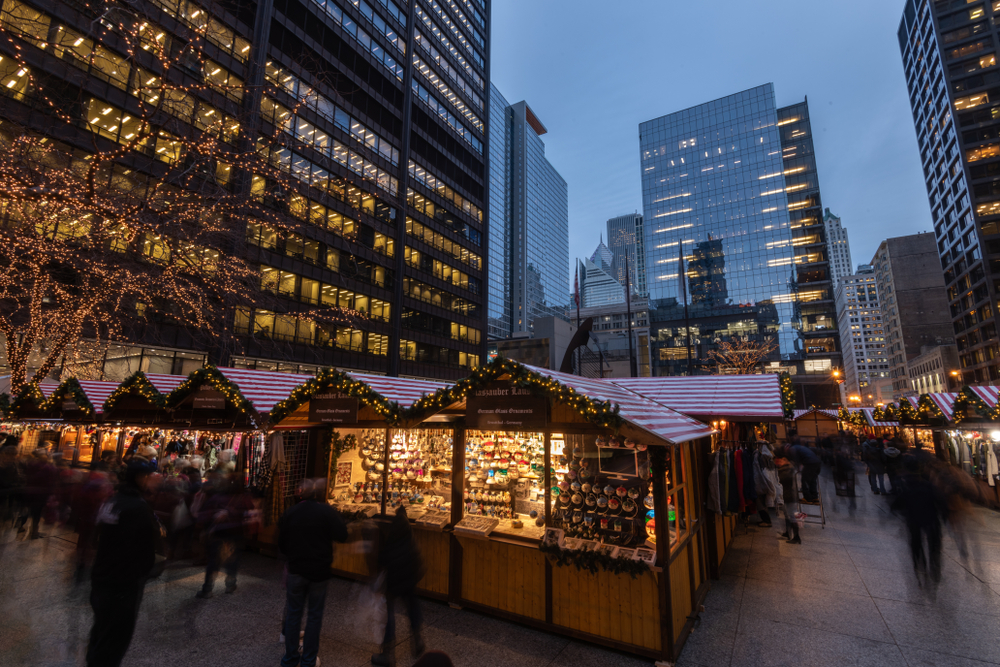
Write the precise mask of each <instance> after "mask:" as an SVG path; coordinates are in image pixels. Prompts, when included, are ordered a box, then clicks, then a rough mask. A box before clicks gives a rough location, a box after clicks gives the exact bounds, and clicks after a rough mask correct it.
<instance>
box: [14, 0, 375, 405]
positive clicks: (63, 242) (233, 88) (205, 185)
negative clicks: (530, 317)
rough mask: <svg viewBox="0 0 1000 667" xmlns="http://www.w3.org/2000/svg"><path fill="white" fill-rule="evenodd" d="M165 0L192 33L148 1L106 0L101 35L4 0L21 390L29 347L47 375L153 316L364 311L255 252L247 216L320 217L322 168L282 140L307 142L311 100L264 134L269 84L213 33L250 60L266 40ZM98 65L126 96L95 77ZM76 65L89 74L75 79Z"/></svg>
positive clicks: (215, 322)
mask: <svg viewBox="0 0 1000 667" xmlns="http://www.w3.org/2000/svg"><path fill="white" fill-rule="evenodd" d="M163 2H164V3H165V4H163V5H162V7H163V10H164V11H165V12H167V13H168V14H170V15H173V16H175V17H177V18H179V19H181V20H182V22H184V23H187V25H188V27H189V28H190V29H191V34H190V35H188V36H189V37H192V36H193V38H191V39H188V40H180V39H176V38H174V37H172V36H171V35H170V34H169V33H168V32H166V31H164V30H162V29H161V28H160V27H158V26H157V25H156V24H155V23H154V22H153V21H152V20H151V16H150V15H149V14H146V13H139V11H138V10H137V9H136V7H138V6H139V5H138V4H129V5H128V6H125V5H117V4H113V3H111V2H107V3H101V2H98V3H97V4H96V5H91V6H90V7H89V10H90V12H91V14H92V15H93V16H94V17H95V20H94V21H93V22H92V23H91V24H90V25H91V30H90V32H89V33H88V34H81V33H77V32H75V31H74V30H73V29H71V28H69V27H67V26H63V25H57V23H56V21H55V20H54V19H52V17H49V16H48V15H46V14H44V13H41V12H38V11H37V10H34V9H32V8H30V7H29V6H27V5H20V4H18V3H16V2H14V3H11V2H7V3H5V4H4V12H5V13H4V15H3V18H2V21H0V56H2V57H0V86H2V87H0V91H2V92H3V93H4V95H5V97H6V98H7V99H6V100H0V105H3V106H2V107H0V108H3V109H7V110H8V111H6V112H3V114H2V115H3V118H4V120H3V121H2V122H0V215H2V218H0V334H2V336H3V339H4V340H5V343H6V356H7V366H8V367H9V369H10V372H11V386H12V390H13V391H15V392H16V391H18V390H19V389H20V388H22V387H23V386H24V385H25V384H26V383H28V382H29V381H30V380H31V378H29V372H30V371H29V358H31V359H33V361H32V363H31V365H32V366H37V367H36V368H35V372H34V377H35V378H42V377H45V376H46V375H47V374H49V373H50V372H51V371H53V370H54V369H56V368H57V366H58V365H59V364H60V363H61V362H65V361H69V362H72V360H74V359H80V360H86V359H93V358H99V357H100V354H99V351H100V350H101V349H102V347H103V346H105V345H107V344H108V343H109V342H110V341H115V340H121V339H128V338H131V337H134V336H141V335H142V333H143V332H144V331H146V330H147V328H148V327H149V326H150V325H151V324H154V323H161V324H162V323H164V322H167V323H170V324H173V325H176V326H181V327H184V328H186V329H187V330H188V331H190V332H191V333H192V335H193V336H194V337H195V340H197V341H202V343H203V344H204V345H206V346H208V345H214V346H226V345H232V344H233V343H232V340H231V339H232V322H233V318H234V314H235V313H236V312H237V310H238V309H249V308H262V307H264V308H268V309H270V310H271V311H274V312H276V313H279V314H280V313H283V312H284V313H290V314H292V315H294V317H296V318H298V319H299V320H306V321H308V322H312V323H314V324H316V325H317V326H322V325H324V324H336V323H340V324H344V323H346V322H351V321H353V320H354V319H355V318H361V317H363V316H361V315H359V314H358V313H356V312H354V311H347V310H344V309H340V308H326V307H323V308H312V309H310V308H306V307H302V308H298V309H296V308H297V307H296V306H291V310H290V306H289V305H288V303H287V302H286V301H284V300H282V299H279V298H278V297H277V292H278V285H276V284H274V283H273V282H269V281H268V280H267V279H264V278H262V274H261V269H260V266H259V265H257V264H256V263H252V262H249V261H247V259H246V234H247V229H248V225H258V226H261V227H263V228H266V229H267V230H269V233H273V234H274V236H275V238H276V239H279V240H281V239H285V238H288V237H290V236H293V235H296V234H298V233H300V232H301V230H302V228H303V227H304V226H305V225H306V224H307V220H308V217H309V211H308V210H305V209H302V207H300V209H299V210H296V209H295V207H294V206H293V205H290V204H289V202H290V201H292V200H293V199H294V193H295V192H297V191H299V192H301V191H303V190H304V189H305V188H306V187H307V184H305V183H302V182H301V181H302V179H301V178H295V177H294V174H293V173H292V170H291V169H289V168H288V167H287V165H286V166H283V165H281V164H279V163H277V162H276V161H275V160H274V159H273V157H272V155H273V151H269V150H268V147H269V146H279V145H291V144H293V143H294V142H296V141H301V140H302V138H301V137H299V138H293V136H292V133H291V129H290V128H289V126H288V123H289V122H291V121H292V120H293V118H294V117H293V116H292V115H291V114H290V113H289V111H292V112H294V109H293V110H287V109H286V110H284V111H283V113H282V114H279V115H280V116H281V119H280V120H275V121H274V125H273V127H274V132H273V136H270V137H265V138H264V140H263V141H262V142H260V143H258V137H257V136H249V132H250V130H253V133H254V134H256V131H257V130H256V127H253V126H250V127H248V124H247V123H246V118H248V117H249V116H250V115H252V114H250V110H253V111H256V110H257V109H259V108H260V107H261V96H262V92H261V90H260V89H256V90H255V89H253V88H252V87H250V86H248V85H246V84H245V83H244V82H243V81H241V80H239V79H238V78H237V77H235V76H233V75H231V74H230V73H229V72H227V71H226V70H225V69H224V68H223V67H221V66H220V65H218V64H216V63H214V62H212V61H211V60H209V59H208V58H207V57H206V54H205V45H206V44H208V43H212V44H214V45H216V46H220V45H222V44H228V46H229V47H230V49H231V52H232V53H234V55H235V57H237V58H241V59H244V60H245V59H246V58H249V57H250V55H249V50H250V46H249V44H248V43H244V42H242V40H240V39H239V38H238V36H237V35H235V34H233V33H232V32H227V29H226V28H225V27H224V26H223V25H222V24H221V23H218V22H216V21H214V20H212V19H209V18H208V14H206V13H204V12H203V11H202V10H200V9H198V7H197V6H196V5H193V4H190V3H187V2H183V3H179V2H177V1H176V0H173V3H174V4H170V0H163ZM9 7H12V9H9ZM151 13H152V15H153V16H152V18H157V17H158V16H159V13H158V11H157V10H155V9H154V10H152V12H151ZM199 17H200V18H199ZM244 44H245V46H244ZM45 53H47V54H54V55H55V56H56V57H58V58H61V59H62V60H63V61H65V62H68V63H70V64H71V65H72V67H75V68H77V69H78V70H82V71H84V72H86V73H87V74H88V75H87V76H82V75H81V74H80V72H76V73H75V74H74V73H72V72H71V75H70V76H68V77H64V78H59V79H56V78H54V77H53V76H51V75H49V74H46V73H45V72H44V71H40V69H39V67H38V66H37V64H33V63H37V62H38V61H39V58H41V57H42V54H45ZM95 77H99V78H101V79H104V81H105V82H107V84H109V86H110V87H109V88H108V90H110V91H111V94H108V93H105V97H110V98H114V99H118V100H119V103H118V105H117V106H116V105H114V104H110V103H108V102H105V101H103V100H102V99H99V98H98V97H96V96H93V95H91V94H90V93H89V92H88V91H89V88H88V85H89V84H92V83H93V81H94V80H95ZM67 81H75V82H76V87H75V88H73V87H70V89H69V92H67V87H68V86H70V84H68V83H67ZM272 108H273V107H272ZM80 127H83V128H84V129H85V130H89V132H90V135H89V139H88V142H87V143H88V145H87V146H86V148H85V149H84V148H83V147H81V146H80V145H79V142H78V141H77V145H71V144H70V141H72V140H73V138H74V137H79V136H80V132H79V129H74V128H80ZM83 136H84V137H86V136H87V135H86V134H85V133H84V134H83ZM299 200H300V201H301V197H300V198H299Z"/></svg>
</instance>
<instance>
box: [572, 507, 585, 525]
mask: <svg viewBox="0 0 1000 667" xmlns="http://www.w3.org/2000/svg"><path fill="white" fill-rule="evenodd" d="M581 521H583V512H581V511H580V510H576V511H575V512H573V523H580V522H581Z"/></svg>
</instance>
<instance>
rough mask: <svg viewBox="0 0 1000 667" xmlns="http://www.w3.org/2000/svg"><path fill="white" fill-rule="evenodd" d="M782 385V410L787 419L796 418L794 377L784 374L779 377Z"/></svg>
mask: <svg viewBox="0 0 1000 667" xmlns="http://www.w3.org/2000/svg"><path fill="white" fill-rule="evenodd" d="M778 378H779V380H778V382H779V383H780V385H781V408H782V410H784V412H785V419H787V420H789V421H790V420H792V419H794V418H795V387H794V386H793V385H792V376H791V375H789V374H788V373H782V374H781V375H779V376H778Z"/></svg>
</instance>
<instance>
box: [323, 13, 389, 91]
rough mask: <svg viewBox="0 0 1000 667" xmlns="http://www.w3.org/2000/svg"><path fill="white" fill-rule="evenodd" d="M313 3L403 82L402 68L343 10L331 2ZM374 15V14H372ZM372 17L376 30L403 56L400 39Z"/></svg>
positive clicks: (387, 26) (383, 22)
mask: <svg viewBox="0 0 1000 667" xmlns="http://www.w3.org/2000/svg"><path fill="white" fill-rule="evenodd" d="M312 1H313V3H314V4H315V5H316V6H317V7H319V8H320V9H322V10H323V12H324V13H325V14H326V15H327V16H329V17H330V18H332V19H333V20H334V21H335V22H336V23H337V25H339V26H340V27H341V28H342V29H343V30H344V32H346V33H347V34H348V35H350V36H351V37H353V38H354V39H355V40H357V42H358V44H360V45H361V46H363V47H365V48H366V49H367V50H368V52H369V53H371V54H372V56H374V57H375V60H376V62H380V63H382V65H384V66H385V68H386V69H388V70H389V71H390V72H392V73H393V74H394V75H395V76H396V78H397V79H399V80H400V81H402V80H403V66H402V65H400V64H399V63H398V62H397V61H396V59H395V58H393V57H392V56H391V55H390V54H389V52H388V51H386V50H385V49H384V48H382V45H381V44H379V43H378V41H377V40H375V39H372V36H371V35H369V34H368V33H367V32H365V30H364V29H362V28H361V26H359V25H358V24H357V23H355V21H354V19H352V18H351V17H350V16H347V15H345V14H344V10H343V9H341V8H340V6H339V5H337V3H335V2H333V0H312ZM373 14H374V12H373ZM374 16H375V17H376V18H377V19H378V23H379V24H381V26H379V25H378V24H376V28H379V30H380V31H381V32H382V33H383V34H384V35H385V37H386V39H388V40H389V43H390V44H392V45H393V47H395V49H396V50H397V51H398V52H399V53H401V54H403V53H405V44H404V43H403V41H402V38H401V37H400V36H399V35H398V34H397V33H396V31H395V30H393V29H392V28H391V27H390V26H389V25H388V24H386V23H385V21H383V20H382V19H381V17H379V16H378V15H377V14H374Z"/></svg>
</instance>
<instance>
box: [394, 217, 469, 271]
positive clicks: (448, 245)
mask: <svg viewBox="0 0 1000 667" xmlns="http://www.w3.org/2000/svg"><path fill="white" fill-rule="evenodd" d="M406 233H407V234H408V235H409V236H412V237H414V238H416V239H420V240H421V241H423V242H424V243H426V244H428V245H430V246H433V247H435V248H438V249H439V250H442V251H444V252H445V253H447V254H449V255H451V256H452V257H454V258H455V259H457V260H459V261H461V262H462V263H463V264H468V265H469V266H471V267H472V268H474V269H476V270H480V269H482V260H481V259H480V257H479V255H476V254H475V253H472V252H470V251H469V250H468V249H467V248H465V247H463V246H461V245H459V244H458V243H455V242H454V241H452V240H451V239H449V238H448V237H446V236H445V235H444V234H439V233H437V232H436V231H434V230H433V229H431V228H430V227H428V226H427V225H422V224H420V223H419V222H417V221H416V220H414V219H413V218H410V217H407V218H406Z"/></svg>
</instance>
